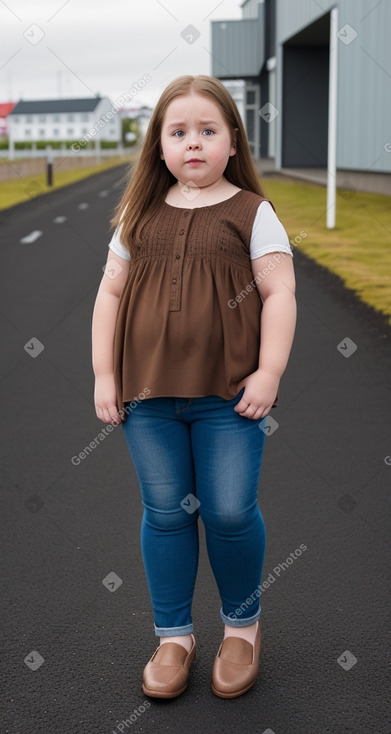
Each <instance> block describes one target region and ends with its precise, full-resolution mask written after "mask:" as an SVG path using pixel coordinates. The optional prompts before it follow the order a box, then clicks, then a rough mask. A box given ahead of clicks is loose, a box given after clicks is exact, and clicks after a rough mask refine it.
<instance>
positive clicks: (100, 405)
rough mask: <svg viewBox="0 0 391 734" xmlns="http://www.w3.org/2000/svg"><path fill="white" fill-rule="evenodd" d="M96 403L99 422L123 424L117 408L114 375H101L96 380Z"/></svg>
mask: <svg viewBox="0 0 391 734" xmlns="http://www.w3.org/2000/svg"><path fill="white" fill-rule="evenodd" d="M94 402H95V411H96V415H97V416H98V418H99V420H101V421H103V422H104V423H112V424H114V425H118V424H119V423H121V422H122V421H121V416H120V414H119V412H118V407H117V394H116V389H115V381H114V375H113V374H109V375H99V376H98V377H96V378H95V391H94Z"/></svg>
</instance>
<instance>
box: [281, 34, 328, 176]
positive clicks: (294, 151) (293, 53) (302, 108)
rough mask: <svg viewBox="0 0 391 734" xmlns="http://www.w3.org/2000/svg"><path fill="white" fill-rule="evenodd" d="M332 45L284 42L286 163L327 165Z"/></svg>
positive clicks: (283, 163) (283, 122) (283, 123)
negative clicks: (285, 43)
mask: <svg viewBox="0 0 391 734" xmlns="http://www.w3.org/2000/svg"><path fill="white" fill-rule="evenodd" d="M328 79H329V49H328V46H308V45H305V46H293V45H284V60H283V102H282V107H283V109H282V117H283V119H282V167H283V168H292V167H300V166H313V167H325V166H327V128H328V88H329V87H328V85H329V80H328Z"/></svg>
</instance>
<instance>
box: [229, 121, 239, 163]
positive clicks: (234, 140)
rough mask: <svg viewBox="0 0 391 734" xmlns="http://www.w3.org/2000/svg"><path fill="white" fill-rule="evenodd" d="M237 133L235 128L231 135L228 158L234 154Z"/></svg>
mask: <svg viewBox="0 0 391 734" xmlns="http://www.w3.org/2000/svg"><path fill="white" fill-rule="evenodd" d="M237 132H239V131H238V128H237V127H235V128H234V129H233V133H232V140H231V148H230V151H229V155H230V157H231V156H233V155H235V154H236V133H237Z"/></svg>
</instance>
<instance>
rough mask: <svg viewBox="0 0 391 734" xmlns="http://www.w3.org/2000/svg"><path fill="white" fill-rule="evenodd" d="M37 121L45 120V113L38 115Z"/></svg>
mask: <svg viewBox="0 0 391 734" xmlns="http://www.w3.org/2000/svg"><path fill="white" fill-rule="evenodd" d="M38 122H46V115H40V116H39V119H38Z"/></svg>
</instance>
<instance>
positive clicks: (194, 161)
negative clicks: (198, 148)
mask: <svg viewBox="0 0 391 734" xmlns="http://www.w3.org/2000/svg"><path fill="white" fill-rule="evenodd" d="M186 163H203V161H202V160H201V158H190V160H188V161H186Z"/></svg>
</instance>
